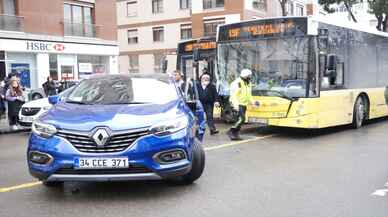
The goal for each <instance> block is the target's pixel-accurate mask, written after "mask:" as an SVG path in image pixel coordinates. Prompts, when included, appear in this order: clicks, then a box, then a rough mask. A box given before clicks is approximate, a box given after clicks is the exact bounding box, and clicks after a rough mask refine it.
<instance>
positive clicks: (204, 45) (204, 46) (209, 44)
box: [185, 41, 217, 52]
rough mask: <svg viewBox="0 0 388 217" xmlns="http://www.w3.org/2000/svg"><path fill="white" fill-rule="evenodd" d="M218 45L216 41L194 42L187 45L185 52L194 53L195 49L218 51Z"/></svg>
mask: <svg viewBox="0 0 388 217" xmlns="http://www.w3.org/2000/svg"><path fill="white" fill-rule="evenodd" d="M216 47H217V44H216V42H215V41H205V42H199V43H197V42H193V43H189V44H186V45H185V52H192V51H193V50H194V49H195V48H198V49H200V50H210V49H216Z"/></svg>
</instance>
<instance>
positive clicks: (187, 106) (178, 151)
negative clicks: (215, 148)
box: [27, 75, 205, 186]
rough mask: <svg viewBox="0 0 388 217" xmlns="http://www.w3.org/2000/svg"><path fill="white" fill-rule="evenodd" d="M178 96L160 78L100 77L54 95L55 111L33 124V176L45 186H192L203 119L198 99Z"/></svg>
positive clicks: (199, 167) (200, 166)
mask: <svg viewBox="0 0 388 217" xmlns="http://www.w3.org/2000/svg"><path fill="white" fill-rule="evenodd" d="M194 92H195V91H194ZM183 95H184V94H182V93H181V92H180V89H179V88H178V87H177V85H176V84H175V83H174V81H172V80H171V79H170V78H168V77H165V76H162V75H149V76H140V75H134V76H130V75H104V76H99V77H95V78H91V79H88V80H83V81H82V82H81V83H80V84H78V85H77V86H76V87H75V88H74V89H73V90H72V92H71V93H70V94H69V95H68V96H67V97H66V98H61V97H59V96H51V97H50V98H49V101H50V103H52V104H53V105H54V106H53V107H52V108H51V109H50V110H49V111H48V112H46V113H44V114H43V115H41V116H40V117H39V118H38V119H37V120H36V121H35V122H34V123H33V125H32V133H31V136H30V139H29V144H28V150H27V161H28V166H29V171H30V173H31V175H32V176H34V177H36V178H38V179H39V180H41V181H43V183H44V184H45V185H46V186H57V185H58V184H60V183H62V182H64V181H93V182H94V181H96V182H97V181H129V180H160V179H168V180H175V181H179V182H182V183H193V182H194V181H195V180H197V179H198V178H199V177H200V176H201V174H202V172H203V170H204V167H205V154H204V150H203V147H202V140H203V135H204V132H205V116H204V111H203V108H202V105H201V104H200V102H199V101H198V100H196V97H192V98H193V99H190V100H189V99H184V98H185V97H183ZM194 95H195V94H194Z"/></svg>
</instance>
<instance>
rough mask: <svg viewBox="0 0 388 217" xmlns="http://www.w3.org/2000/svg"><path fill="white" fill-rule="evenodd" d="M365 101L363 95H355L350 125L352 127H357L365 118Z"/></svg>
mask: <svg viewBox="0 0 388 217" xmlns="http://www.w3.org/2000/svg"><path fill="white" fill-rule="evenodd" d="M367 108H368V105H367V102H366V100H365V99H364V97H362V96H359V97H357V100H356V103H355V104H354V108H353V123H352V126H353V128H354V129H358V128H360V127H361V126H362V124H363V122H364V121H365V120H366V118H367V117H366V116H367Z"/></svg>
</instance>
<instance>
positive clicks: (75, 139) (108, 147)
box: [57, 128, 149, 153]
mask: <svg viewBox="0 0 388 217" xmlns="http://www.w3.org/2000/svg"><path fill="white" fill-rule="evenodd" d="M148 134H149V130H148V128H142V129H136V130H130V131H121V132H116V133H114V134H112V135H111V137H110V138H109V139H108V141H107V142H106V144H105V145H103V146H98V145H97V144H96V142H95V141H94V140H93V139H92V136H91V135H88V134H87V133H79V132H71V131H59V132H58V133H57V136H60V137H62V138H65V139H66V140H67V141H69V142H70V143H71V144H72V145H73V146H74V147H75V148H76V149H77V150H78V151H81V152H87V153H112V152H120V151H124V150H125V149H127V148H128V147H129V146H131V145H132V143H133V142H134V141H135V140H137V139H138V138H140V137H142V136H146V135H148Z"/></svg>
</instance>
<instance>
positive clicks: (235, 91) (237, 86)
mask: <svg viewBox="0 0 388 217" xmlns="http://www.w3.org/2000/svg"><path fill="white" fill-rule="evenodd" d="M230 97H231V102H232V104H233V105H234V106H238V105H242V106H247V105H248V104H250V103H251V102H252V101H253V98H252V85H251V84H250V83H249V84H247V83H246V82H245V81H244V80H243V79H242V78H238V79H236V80H235V81H233V82H232V84H231V87H230Z"/></svg>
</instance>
